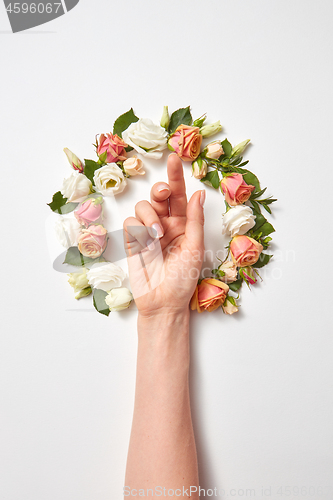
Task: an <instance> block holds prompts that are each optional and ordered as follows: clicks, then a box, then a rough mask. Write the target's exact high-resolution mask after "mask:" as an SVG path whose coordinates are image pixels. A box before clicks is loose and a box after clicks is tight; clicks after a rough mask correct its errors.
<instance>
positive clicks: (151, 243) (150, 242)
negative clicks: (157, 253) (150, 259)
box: [147, 240, 155, 250]
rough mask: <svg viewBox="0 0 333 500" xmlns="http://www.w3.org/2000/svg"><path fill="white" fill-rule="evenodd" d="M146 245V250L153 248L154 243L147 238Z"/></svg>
mask: <svg viewBox="0 0 333 500" xmlns="http://www.w3.org/2000/svg"><path fill="white" fill-rule="evenodd" d="M147 247H148V250H154V248H155V244H154V242H153V240H147Z"/></svg>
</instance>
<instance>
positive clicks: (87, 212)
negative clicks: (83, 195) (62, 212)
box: [74, 196, 103, 227]
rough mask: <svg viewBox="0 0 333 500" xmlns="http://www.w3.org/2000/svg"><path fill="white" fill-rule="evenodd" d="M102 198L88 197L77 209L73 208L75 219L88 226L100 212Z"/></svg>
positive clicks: (96, 218)
mask: <svg viewBox="0 0 333 500" xmlns="http://www.w3.org/2000/svg"><path fill="white" fill-rule="evenodd" d="M101 203H103V198H102V197H101V196H99V197H98V198H88V200H86V201H85V202H83V203H82V204H81V205H80V206H79V208H78V209H77V210H75V212H74V215H75V217H76V220H77V221H78V222H79V223H80V224H82V225H83V226H86V227H88V226H89V224H91V223H92V222H96V221H97V220H98V219H99V218H100V216H101V213H102V205H101Z"/></svg>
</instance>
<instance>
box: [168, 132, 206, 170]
mask: <svg viewBox="0 0 333 500" xmlns="http://www.w3.org/2000/svg"><path fill="white" fill-rule="evenodd" d="M201 143H202V135H201V134H200V129H199V127H190V126H189V125H179V127H177V128H176V130H175V132H174V133H173V134H172V135H171V136H170V138H169V141H168V144H169V148H170V149H171V150H172V151H174V152H175V153H177V155H178V156H179V158H181V159H182V160H184V161H193V160H195V159H196V158H197V156H199V154H200V147H201Z"/></svg>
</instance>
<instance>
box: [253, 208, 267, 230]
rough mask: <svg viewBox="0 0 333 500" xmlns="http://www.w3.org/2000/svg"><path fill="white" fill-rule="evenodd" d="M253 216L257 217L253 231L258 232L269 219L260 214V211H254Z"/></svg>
mask: <svg viewBox="0 0 333 500" xmlns="http://www.w3.org/2000/svg"><path fill="white" fill-rule="evenodd" d="M253 214H254V215H255V216H256V224H255V226H254V227H253V229H252V231H253V232H258V229H259V228H261V226H262V225H263V224H265V223H266V222H267V219H266V217H264V216H263V215H262V214H261V213H260V211H257V210H253Z"/></svg>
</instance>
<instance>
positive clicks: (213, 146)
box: [206, 141, 224, 160]
mask: <svg viewBox="0 0 333 500" xmlns="http://www.w3.org/2000/svg"><path fill="white" fill-rule="evenodd" d="M223 154H224V151H223V148H222V145H221V142H219V141H215V142H211V143H210V144H208V145H207V152H206V157H207V158H211V159H212V160H217V159H218V158H220V156H221V155H223Z"/></svg>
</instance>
